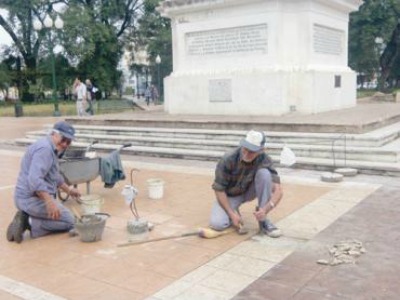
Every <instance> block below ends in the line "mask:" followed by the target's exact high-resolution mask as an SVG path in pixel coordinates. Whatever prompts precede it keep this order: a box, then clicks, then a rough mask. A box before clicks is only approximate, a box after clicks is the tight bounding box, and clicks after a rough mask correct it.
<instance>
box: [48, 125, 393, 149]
mask: <svg viewBox="0 0 400 300" xmlns="http://www.w3.org/2000/svg"><path fill="white" fill-rule="evenodd" d="M74 127H75V128H76V130H77V133H79V134H83V135H84V134H87V135H112V136H118V135H121V136H132V137H148V138H150V137H154V138H179V139H189V140H191V141H192V140H194V139H196V140H207V141H208V140H215V141H217V140H220V141H224V142H225V141H232V142H236V143H238V142H239V141H240V139H242V138H243V137H244V136H245V134H246V132H247V131H243V130H217V129H190V128H188V129H187V128H157V127H128V126H103V125H99V126H94V125H74ZM48 128H49V129H50V128H51V125H48ZM266 134H267V137H268V139H267V143H274V144H290V145H293V144H302V145H304V144H305V145H335V146H340V145H346V146H354V147H381V146H383V145H385V144H388V143H390V142H392V141H394V140H395V139H397V138H398V137H399V136H400V123H398V124H394V125H391V126H387V127H386V128H385V130H384V131H383V130H376V131H372V132H369V133H365V134H336V133H306V132H267V133H266Z"/></svg>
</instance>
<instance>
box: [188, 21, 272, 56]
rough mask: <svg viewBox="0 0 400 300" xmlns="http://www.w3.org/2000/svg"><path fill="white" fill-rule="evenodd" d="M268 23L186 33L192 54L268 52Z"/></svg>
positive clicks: (189, 53)
mask: <svg viewBox="0 0 400 300" xmlns="http://www.w3.org/2000/svg"><path fill="white" fill-rule="evenodd" d="M267 29H268V27H267V24H258V25H250V26H242V27H233V28H226V29H217V30H208V31H198V32H189V33H186V36H185V39H186V53H187V54H188V55H190V56H204V55H223V54H231V53H235V54H242V53H260V54H264V53H267V50H268V36H267Z"/></svg>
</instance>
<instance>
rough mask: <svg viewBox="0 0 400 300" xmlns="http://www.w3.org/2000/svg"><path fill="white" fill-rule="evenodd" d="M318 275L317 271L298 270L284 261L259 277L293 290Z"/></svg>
mask: <svg viewBox="0 0 400 300" xmlns="http://www.w3.org/2000/svg"><path fill="white" fill-rule="evenodd" d="M317 274H318V270H317V269H314V270H307V269H304V268H298V267H295V266H292V265H290V264H286V260H285V261H284V263H282V264H278V265H275V266H274V267H273V268H272V269H270V270H269V271H268V272H267V273H265V274H264V275H263V276H261V279H264V280H267V281H276V282H278V283H281V284H283V285H288V286H291V287H294V288H302V287H303V286H304V285H305V284H306V283H307V282H309V281H310V280H312V279H313V277H314V276H316V275H317Z"/></svg>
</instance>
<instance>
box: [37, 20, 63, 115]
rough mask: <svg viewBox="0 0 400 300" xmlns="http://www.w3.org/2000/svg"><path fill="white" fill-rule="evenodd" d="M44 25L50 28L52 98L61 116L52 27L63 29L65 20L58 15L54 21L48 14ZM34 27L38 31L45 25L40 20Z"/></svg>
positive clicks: (56, 113)
mask: <svg viewBox="0 0 400 300" xmlns="http://www.w3.org/2000/svg"><path fill="white" fill-rule="evenodd" d="M43 24H44V27H45V28H46V29H48V42H49V49H50V55H51V75H52V81H53V93H52V100H53V103H54V116H57V117H58V116H61V113H60V110H59V107H58V97H57V82H56V66H55V57H54V43H53V39H52V35H51V31H50V30H51V29H52V28H53V26H54V27H55V28H56V29H62V28H63V27H64V22H63V20H62V19H61V18H60V17H59V16H57V18H56V20H55V21H54V22H53V19H52V18H51V17H50V16H49V15H47V16H46V17H45V18H44V20H43ZM33 28H34V29H35V30H36V31H38V32H39V31H40V30H42V28H43V26H42V23H41V22H40V21H38V20H37V21H35V22H34V23H33Z"/></svg>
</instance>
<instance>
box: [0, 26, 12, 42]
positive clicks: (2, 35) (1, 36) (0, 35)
mask: <svg viewBox="0 0 400 300" xmlns="http://www.w3.org/2000/svg"><path fill="white" fill-rule="evenodd" d="M0 44H1V45H4V44H6V45H11V38H10V36H9V35H8V33H7V32H5V31H4V29H3V27H1V26H0Z"/></svg>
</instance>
